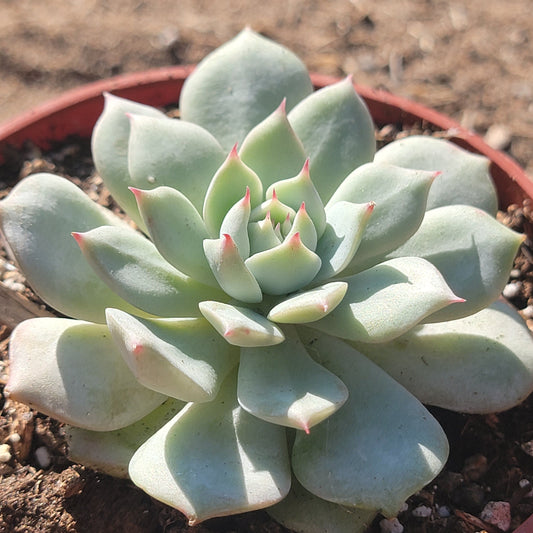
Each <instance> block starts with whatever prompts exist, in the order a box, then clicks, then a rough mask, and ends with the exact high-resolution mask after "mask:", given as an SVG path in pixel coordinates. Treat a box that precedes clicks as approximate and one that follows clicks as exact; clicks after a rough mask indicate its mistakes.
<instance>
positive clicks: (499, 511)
mask: <svg viewBox="0 0 533 533" xmlns="http://www.w3.org/2000/svg"><path fill="white" fill-rule="evenodd" d="M480 518H481V520H483V521H485V522H488V523H489V524H492V525H493V526H496V527H497V528H499V529H501V530H502V531H508V530H509V528H510V527H511V504H510V503H509V502H489V503H487V505H485V507H484V509H483V511H481V515H480Z"/></svg>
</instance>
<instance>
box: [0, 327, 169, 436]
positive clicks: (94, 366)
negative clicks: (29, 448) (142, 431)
mask: <svg viewBox="0 0 533 533" xmlns="http://www.w3.org/2000/svg"><path fill="white" fill-rule="evenodd" d="M9 358H10V376H9V382H8V385H7V390H8V391H9V393H10V395H11V397H12V398H13V399H14V400H16V401H18V402H21V403H25V404H27V405H29V406H31V407H33V408H34V409H36V410H38V411H40V412H42V413H44V414H46V415H49V416H51V417H53V418H57V419H58V420H61V421H62V422H66V423H67V424H72V425H75V426H79V427H82V428H85V429H91V430H95V431H110V430H114V429H118V428H122V427H125V426H128V425H130V424H132V423H134V422H136V421H137V420H140V419H141V418H143V417H144V416H146V415H147V414H148V413H150V412H151V411H153V410H154V409H155V408H156V407H157V406H158V405H160V404H162V403H163V402H164V401H165V399H166V397H165V396H163V395H161V394H159V393H157V392H154V391H151V390H149V389H147V388H146V387H143V386H142V385H141V384H140V383H139V382H138V381H137V380H136V379H135V377H134V376H133V374H132V373H131V372H130V371H129V369H128V367H127V366H126V363H125V362H124V360H123V359H122V357H121V355H120V353H119V351H118V349H117V348H116V347H115V345H114V343H113V341H112V340H111V334H110V333H109V330H108V329H107V327H106V326H103V325H100V324H91V323H89V322H82V321H78V320H71V319H68V318H33V319H30V320H26V321H24V322H22V323H21V324H19V325H18V326H17V327H16V328H15V330H14V332H13V334H12V336H11V344H10V351H9Z"/></svg>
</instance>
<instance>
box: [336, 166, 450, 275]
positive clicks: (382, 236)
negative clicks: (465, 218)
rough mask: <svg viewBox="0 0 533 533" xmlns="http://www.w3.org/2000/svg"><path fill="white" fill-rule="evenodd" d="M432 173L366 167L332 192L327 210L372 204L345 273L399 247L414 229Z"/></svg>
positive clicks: (415, 228) (388, 167) (391, 167)
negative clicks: (346, 204)
mask: <svg viewBox="0 0 533 533" xmlns="http://www.w3.org/2000/svg"><path fill="white" fill-rule="evenodd" d="M435 178H436V179H437V180H439V179H440V176H439V177H437V173H436V172H426V171H420V170H410V169H404V168H400V167H394V166H392V165H387V164H378V163H367V164H366V165H363V166H361V167H359V168H357V169H356V170H354V171H353V172H352V173H351V174H350V175H349V176H348V177H347V178H346V179H345V180H344V181H343V182H342V183H341V185H340V186H339V188H338V189H337V190H336V191H335V193H334V194H333V196H332V197H331V200H330V201H329V203H328V205H327V206H326V208H327V210H329V209H332V208H333V206H334V205H335V204H336V203H337V202H341V201H347V202H354V203H366V202H375V204H376V205H375V208H374V211H373V212H372V216H371V217H370V219H369V220H368V224H367V226H366V228H365V231H364V233H363V235H362V238H361V244H360V245H359V248H358V249H357V253H356V255H355V257H354V258H353V260H352V262H351V264H350V266H349V267H348V269H347V272H350V273H352V274H353V273H355V272H356V271H360V270H362V269H364V267H365V265H366V266H372V265H373V264H375V262H376V261H375V258H376V257H380V256H382V255H383V254H386V253H388V252H390V251H391V250H394V249H395V248H397V247H398V246H400V245H401V244H403V243H404V242H405V241H406V240H407V239H408V238H409V237H411V235H413V233H414V232H415V231H416V230H417V229H418V227H419V226H420V224H421V223H422V220H423V218H424V214H425V211H426V199H427V195H428V192H429V190H430V186H431V184H432V183H433V182H434V180H435Z"/></svg>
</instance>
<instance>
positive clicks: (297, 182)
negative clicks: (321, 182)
mask: <svg viewBox="0 0 533 533" xmlns="http://www.w3.org/2000/svg"><path fill="white" fill-rule="evenodd" d="M274 195H276V196H277V197H278V198H279V199H280V200H281V201H282V202H283V203H284V204H286V205H288V206H289V207H292V209H294V211H297V210H298V209H299V208H300V206H301V204H302V202H303V203H305V209H306V211H307V213H308V214H309V216H310V217H311V220H312V221H313V224H314V225H315V229H316V232H317V236H318V237H320V236H321V235H322V234H323V233H324V229H325V228H326V212H325V211H324V203H323V202H322V199H321V198H320V195H319V194H318V191H317V190H316V188H315V186H314V185H313V182H312V181H311V177H310V175H309V160H307V161H306V162H305V164H304V166H303V168H302V170H301V171H300V173H299V174H297V175H296V176H294V177H293V178H288V179H284V180H281V181H277V182H275V183H273V184H272V185H271V186H270V187H269V188H268V189H267V192H266V197H267V198H272V197H273V196H274Z"/></svg>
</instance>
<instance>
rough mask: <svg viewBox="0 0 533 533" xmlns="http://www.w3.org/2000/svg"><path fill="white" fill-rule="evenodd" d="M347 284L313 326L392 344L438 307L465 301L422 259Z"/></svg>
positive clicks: (386, 265) (395, 263) (386, 266)
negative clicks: (343, 293)
mask: <svg viewBox="0 0 533 533" xmlns="http://www.w3.org/2000/svg"><path fill="white" fill-rule="evenodd" d="M344 281H346V282H347V283H348V291H347V293H346V296H345V297H344V299H343V300H342V302H341V303H340V304H339V305H338V306H337V307H336V308H335V309H334V310H333V311H332V312H331V313H330V314H328V315H327V316H326V317H324V318H322V319H321V320H318V321H317V322H313V328H316V329H318V330H320V331H324V332H325V333H329V334H330V335H336V336H337V337H341V338H343V339H350V340H357V341H361V342H378V343H381V342H387V341H389V340H391V339H394V338H395V337H399V336H400V335H401V334H402V333H405V332H406V331H408V330H409V329H411V328H412V327H413V326H415V325H416V324H418V323H419V322H420V321H421V320H423V319H424V318H425V317H427V316H428V315H431V314H432V313H434V312H435V311H437V310H438V309H442V308H443V307H445V306H447V305H450V304H451V303H457V302H462V300H461V299H460V298H458V297H457V296H455V294H454V293H453V292H452V291H451V289H450V288H449V287H448V285H447V284H446V282H445V281H444V279H443V277H442V276H441V275H440V273H439V271H438V270H437V269H436V268H435V267H434V266H433V265H432V264H431V263H429V262H428V261H425V260H423V259H420V258H418V257H402V258H398V259H394V260H390V261H385V262H383V263H381V264H379V265H376V266H375V267H372V268H369V269H368V270H365V271H363V272H360V273H359V274H355V275H354V276H350V277H348V278H345V279H344ZM457 305H463V304H462V303H457Z"/></svg>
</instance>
